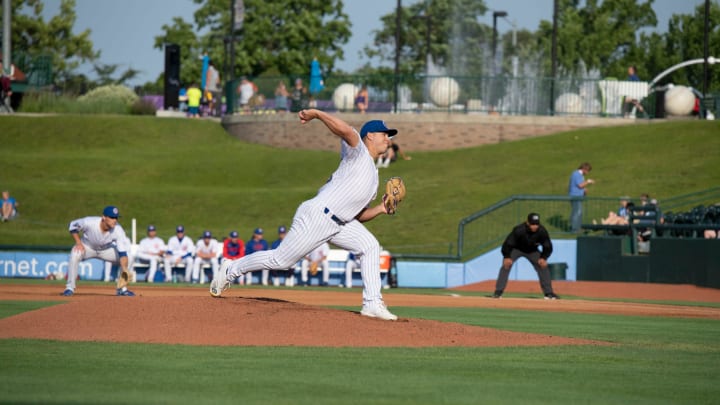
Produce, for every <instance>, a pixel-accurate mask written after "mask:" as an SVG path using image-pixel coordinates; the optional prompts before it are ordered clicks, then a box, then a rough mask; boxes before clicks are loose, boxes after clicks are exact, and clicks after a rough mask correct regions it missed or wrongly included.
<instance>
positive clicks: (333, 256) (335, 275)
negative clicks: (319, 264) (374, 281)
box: [294, 248, 390, 285]
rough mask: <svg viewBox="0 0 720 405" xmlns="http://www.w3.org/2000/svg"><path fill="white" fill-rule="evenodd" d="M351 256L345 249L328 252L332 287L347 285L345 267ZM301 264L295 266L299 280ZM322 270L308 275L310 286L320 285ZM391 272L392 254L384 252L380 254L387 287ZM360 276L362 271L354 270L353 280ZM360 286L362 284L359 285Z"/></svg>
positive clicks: (382, 272) (381, 268)
mask: <svg viewBox="0 0 720 405" xmlns="http://www.w3.org/2000/svg"><path fill="white" fill-rule="evenodd" d="M349 255H350V252H348V251H347V250H345V249H337V248H335V249H330V251H329V252H328V267H329V268H328V271H329V272H330V281H329V283H330V285H341V284H344V283H345V265H346V264H347V261H348V256H349ZM300 263H301V262H298V263H297V265H296V266H295V268H294V270H295V273H297V277H298V279H299V277H300V270H301V264H300ZM322 271H323V270H322V269H318V274H316V275H315V276H311V275H310V274H308V284H310V285H320V282H321V279H322V276H321V275H320V273H321V272H322ZM389 271H390V253H389V252H387V251H385V250H383V251H382V252H381V253H380V274H381V275H385V277H384V285H387V273H388V272H389ZM359 274H360V269H359V268H355V269H353V275H354V276H353V279H358V280H360V277H359V276H357V277H355V275H359ZM358 285H360V284H358Z"/></svg>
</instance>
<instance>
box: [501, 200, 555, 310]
mask: <svg viewBox="0 0 720 405" xmlns="http://www.w3.org/2000/svg"><path fill="white" fill-rule="evenodd" d="M500 251H501V253H502V256H503V262H502V266H500V272H499V274H498V278H497V281H496V283H495V293H494V294H493V298H501V297H502V294H503V292H504V291H505V287H506V286H507V281H508V276H509V275H510V269H511V268H512V265H513V263H515V261H516V260H517V259H518V258H520V257H524V258H526V259H528V261H530V263H532V265H533V267H534V268H535V271H536V272H537V274H538V278H539V279H540V288H542V291H543V294H544V295H545V299H546V300H555V299H558V298H560V297H558V296H557V295H556V294H555V292H553V288H552V281H551V278H550V270H549V269H548V264H547V259H548V258H549V257H550V255H551V254H552V252H553V245H552V241H550V235H549V234H548V232H547V230H546V229H545V227H544V226H542V225H540V215H538V214H536V213H534V212H531V213H530V214H528V216H527V221H525V222H523V223H522V224H519V225H517V226H515V227H514V228H513V230H512V231H511V232H510V234H509V235H508V236H507V237H506V238H505V241H504V242H503V244H502V248H501V249H500Z"/></svg>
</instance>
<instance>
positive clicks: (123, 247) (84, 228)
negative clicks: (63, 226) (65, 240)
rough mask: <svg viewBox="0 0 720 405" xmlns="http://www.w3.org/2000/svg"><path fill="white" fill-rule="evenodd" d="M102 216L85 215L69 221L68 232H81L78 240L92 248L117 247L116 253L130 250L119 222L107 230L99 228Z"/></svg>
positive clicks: (128, 242) (128, 241)
mask: <svg viewBox="0 0 720 405" xmlns="http://www.w3.org/2000/svg"><path fill="white" fill-rule="evenodd" d="M101 221H102V217H85V218H80V219H76V220H74V221H72V222H70V226H69V227H68V230H69V231H70V232H82V237H81V238H80V241H81V242H82V243H83V244H84V245H86V246H87V247H90V248H91V249H94V250H105V249H110V248H113V247H117V251H118V253H121V254H122V253H127V252H129V251H130V240H129V239H128V238H127V236H126V235H125V230H124V229H123V227H122V226H121V225H120V224H117V225H115V227H114V228H112V229H110V230H109V231H107V232H103V231H102V229H100V222H101Z"/></svg>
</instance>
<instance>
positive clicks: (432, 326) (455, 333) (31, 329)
mask: <svg viewBox="0 0 720 405" xmlns="http://www.w3.org/2000/svg"><path fill="white" fill-rule="evenodd" d="M0 338H36V339H54V340H75V341H108V342H137V343H163V344H168V343H169V344H188V345H220V346H327V347H344V346H346V347H428V346H544V345H579V344H604V343H601V342H595V341H590V340H582V339H570V338H565V337H559V336H547V335H536V334H531V333H518V332H508V331H501V330H496V329H489V328H481V327H473V326H468V325H463V324H458V323H449V322H439V321H431V320H423V319H403V318H401V319H399V320H398V321H395V322H392V321H382V320H377V319H371V318H366V317H363V316H361V315H360V314H359V313H358V312H352V311H343V310H334V309H327V308H322V307H317V306H311V305H305V304H299V303H295V302H288V301H283V300H278V299H270V298H245V297H227V298H222V299H213V298H211V297H192V296H191V297H134V298H125V297H113V296H104V297H103V296H96V297H86V298H85V299H82V300H73V301H70V302H68V303H66V304H59V305H55V306H52V307H47V308H43V309H39V310H36V311H29V312H25V313H22V314H19V315H16V316H12V317H9V318H5V319H0Z"/></svg>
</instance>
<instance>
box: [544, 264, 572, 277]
mask: <svg viewBox="0 0 720 405" xmlns="http://www.w3.org/2000/svg"><path fill="white" fill-rule="evenodd" d="M567 268H568V265H567V263H548V269H549V270H550V278H551V279H552V280H565V277H566V274H565V271H566V270H567Z"/></svg>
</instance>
